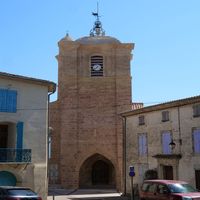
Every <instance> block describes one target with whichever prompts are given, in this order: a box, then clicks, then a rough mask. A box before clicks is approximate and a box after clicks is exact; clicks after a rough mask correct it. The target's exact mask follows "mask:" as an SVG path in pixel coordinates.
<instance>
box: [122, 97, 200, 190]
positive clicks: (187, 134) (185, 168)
mask: <svg viewBox="0 0 200 200" xmlns="http://www.w3.org/2000/svg"><path fill="white" fill-rule="evenodd" d="M122 116H123V118H124V120H123V121H124V127H125V128H124V134H125V151H124V152H125V157H126V161H125V165H126V166H125V168H126V176H125V182H126V189H127V191H130V178H129V176H128V171H129V166H132V165H133V166H134V168H135V173H136V176H135V177H134V184H136V185H139V186H140V184H141V183H142V181H143V180H144V179H145V178H156V176H157V178H160V179H179V180H185V181H187V182H189V183H190V184H192V185H193V186H196V187H197V188H198V189H200V96H196V97H191V98H186V99H181V100H177V101H172V102H167V103H163V104H159V105H154V106H148V107H144V108H140V109H136V110H133V111H130V112H126V113H123V114H122ZM152 176H153V177H152Z"/></svg>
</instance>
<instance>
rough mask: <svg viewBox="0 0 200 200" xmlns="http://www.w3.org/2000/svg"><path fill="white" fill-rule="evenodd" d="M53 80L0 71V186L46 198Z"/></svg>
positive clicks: (53, 89) (54, 85)
mask: <svg viewBox="0 0 200 200" xmlns="http://www.w3.org/2000/svg"><path fill="white" fill-rule="evenodd" d="M55 90H56V84H55V83H53V82H50V81H45V80H40V79H35V78H29V77H24V76H18V75H13V74H8V73H3V72H0V185H17V186H27V187H30V188H32V189H33V190H34V191H36V192H38V193H39V194H40V195H41V196H42V197H43V199H45V198H46V194H47V188H48V185H47V184H48V182H47V161H48V156H47V155H48V153H47V150H48V142H47V139H48V134H47V133H48V104H49V96H50V95H51V94H52V93H54V92H55Z"/></svg>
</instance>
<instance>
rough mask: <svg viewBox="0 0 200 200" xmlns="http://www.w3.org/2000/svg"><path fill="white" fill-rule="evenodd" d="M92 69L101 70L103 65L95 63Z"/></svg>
mask: <svg viewBox="0 0 200 200" xmlns="http://www.w3.org/2000/svg"><path fill="white" fill-rule="evenodd" d="M92 69H93V70H95V71H99V70H100V69H101V65H99V64H94V65H93V66H92Z"/></svg>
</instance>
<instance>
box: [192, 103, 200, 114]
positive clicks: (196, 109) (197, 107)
mask: <svg viewBox="0 0 200 200" xmlns="http://www.w3.org/2000/svg"><path fill="white" fill-rule="evenodd" d="M193 117H200V104H198V105H194V106H193Z"/></svg>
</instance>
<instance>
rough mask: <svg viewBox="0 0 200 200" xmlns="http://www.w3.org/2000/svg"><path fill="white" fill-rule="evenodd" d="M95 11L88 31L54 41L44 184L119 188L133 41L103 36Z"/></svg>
mask: <svg viewBox="0 0 200 200" xmlns="http://www.w3.org/2000/svg"><path fill="white" fill-rule="evenodd" d="M96 15H97V20H96V21H95V25H94V28H93V29H92V30H91V32H90V36H88V37H82V38H80V39H77V40H75V41H74V40H72V39H71V38H70V37H69V35H67V36H66V37H65V38H63V39H62V40H60V41H59V43H58V45H59V54H58V56H57V60H58V100H57V101H56V102H53V103H52V104H51V109H50V118H51V119H50V123H51V127H52V128H53V134H52V147H51V149H52V154H51V160H50V166H49V167H50V184H51V185H55V184H59V185H60V186H61V187H65V188H92V187H108V188H109V187H114V188H117V189H118V190H121V189H122V184H123V183H122V173H123V170H122V168H123V164H122V161H123V158H122V157H123V154H122V148H123V145H122V143H123V141H122V140H123V137H122V122H121V119H120V116H119V113H121V112H122V111H127V110H130V109H131V76H130V61H131V58H132V55H131V51H132V49H133V47H134V45H133V44H132V43H121V42H120V41H119V40H117V39H116V38H114V37H110V36H105V33H104V31H103V29H102V25H101V22H100V21H99V19H98V14H96Z"/></svg>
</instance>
